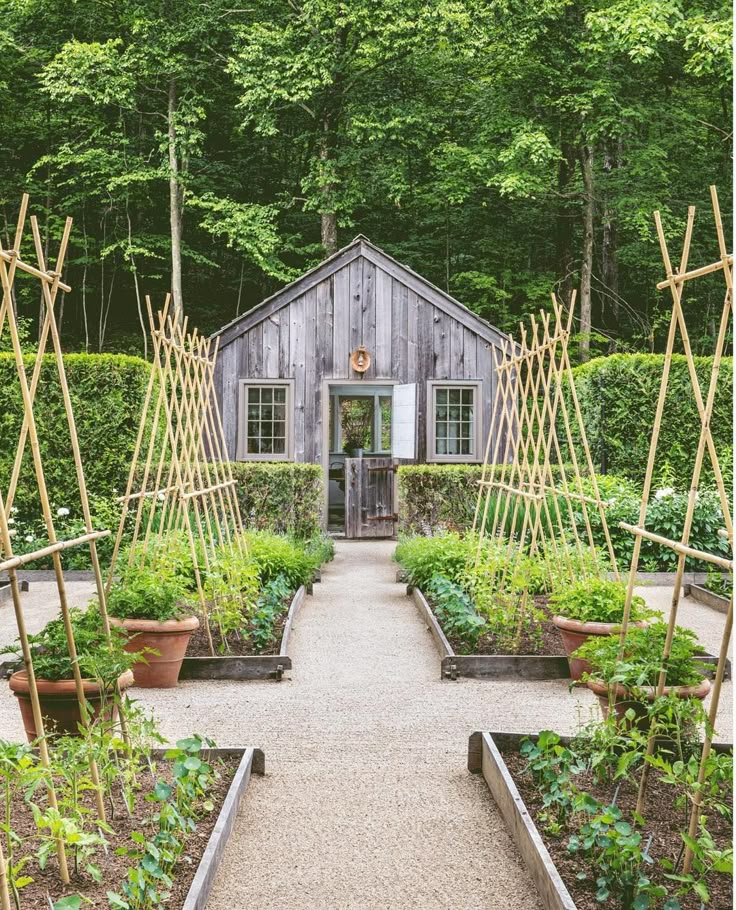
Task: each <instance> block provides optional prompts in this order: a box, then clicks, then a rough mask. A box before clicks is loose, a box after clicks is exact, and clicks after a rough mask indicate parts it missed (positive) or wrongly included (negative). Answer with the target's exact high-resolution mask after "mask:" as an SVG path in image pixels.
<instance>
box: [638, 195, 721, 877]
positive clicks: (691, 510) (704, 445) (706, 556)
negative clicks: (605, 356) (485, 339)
mask: <svg viewBox="0 0 736 910" xmlns="http://www.w3.org/2000/svg"><path fill="white" fill-rule="evenodd" d="M710 193H711V204H712V208H713V217H714V220H715V229H716V237H717V243H718V252H719V257H718V259H717V260H715V261H714V262H712V263H710V264H709V265H705V266H701V267H699V268H695V269H692V270H690V271H688V259H689V254H690V244H691V240H692V233H693V224H694V220H695V208H694V207H692V206H691V207H690V209H689V210H688V219H687V227H686V229H685V238H684V242H683V249H682V256H681V259H680V266H679V269H678V270H677V271H675V270H673V268H672V262H671V258H670V253H669V249H668V246H667V241H666V239H665V233H664V228H663V226H662V220H661V218H660V215H659V212H655V215H654V218H655V223H656V226H657V236H658V238H659V245H660V249H661V252H662V259H663V261H664V267H665V274H666V278H665V280H664V281H661V282H660V283H659V284H658V285H657V287H658V288H659V289H660V290H663V289H665V288H669V290H670V293H671V295H672V315H671V319H670V326H669V332H668V335H667V346H666V349H665V358H664V369H663V372H662V380H661V383H660V390H659V398H658V400H657V407H656V412H655V417H654V428H653V431H652V439H651V443H650V448H649V458H648V461H647V471H646V476H645V479H644V490H643V493H642V501H641V510H640V513H639V521H638V524H637V525H629V524H622V525H621V527H622V528H624V529H625V530H627V531H630V532H631V533H632V534H633V535H634V552H633V556H632V560H631V570H630V572H629V581H628V586H627V596H626V609H625V614H624V622H623V627H622V630H621V648H622V649H623V647H624V643H625V640H626V634H627V629H628V624H629V615H630V608H631V601H632V597H633V593H634V586H635V584H636V573H637V569H638V565H639V554H640V551H641V542H642V540H643V539H647V540H651V541H653V542H654V543H656V544H659V545H661V546H663V547H668V548H669V549H671V550H673V551H674V552H675V553H677V556H678V560H677V571H676V574H675V581H674V589H673V591H672V609H671V611H670V616H669V621H668V627H667V635H666V638H665V643H664V650H663V654H662V670H661V672H660V674H659V679H658V684H657V695H658V696H659V695H662V693H663V690H664V686H665V684H666V682H667V664H668V660H669V657H670V653H671V647H672V641H673V637H674V634H675V626H676V623H677V614H678V607H679V602H680V594H681V590H682V581H683V573H684V571H685V560H686V559H687V558H692V559H698V560H702V561H703V562H705V563H709V564H711V565H714V566H716V567H718V568H720V569H723V570H725V571H728V572H732V571H733V517H732V512H731V500H730V497H729V494H728V492H727V490H726V486H725V483H724V478H723V470H722V466H721V464H720V462H719V454H718V452H717V450H716V446H715V442H714V440H713V434H712V431H711V425H710V422H711V417H712V414H713V404H714V401H715V395H716V388H717V386H718V379H719V375H720V372H721V369H722V366H723V355H724V351H725V349H726V346H727V345H728V344H729V343H730V339H729V334H730V332H729V330H730V326H731V319H732V306H733V273H732V268H733V256H732V255H731V254H729V252H728V250H727V247H726V238H725V234H724V230H723V223H722V220H721V212H720V207H719V204H718V194H717V192H716V188H715V187H711V189H710ZM714 273H720V274H721V275H722V276H723V282H724V286H725V294H724V301H723V308H722V311H721V320H720V324H719V328H718V335H717V339H716V345H715V350H714V354H713V364H712V367H711V373H710V379H709V382H708V388H707V390H706V393H705V396H704V395H703V389H702V388H701V384H700V380H699V378H698V374H697V371H696V367H695V360H694V356H693V351H692V346H691V344H690V336H689V334H688V329H687V323H686V320H685V314H684V310H683V306H682V298H683V292H684V288H685V284H686V283H687V282H688V281H692V280H693V279H698V278H702V277H703V276H706V275H711V274H714ZM678 335H679V338H680V342H681V344H682V349H683V353H684V355H685V359H686V362H687V369H688V375H689V378H690V383H691V386H692V393H693V397H694V400H695V404H696V406H697V409H698V414H699V417H700V433H699V437H698V444H697V447H696V449H695V460H694V466H693V471H692V477H691V480H690V490H689V495H688V502H687V509H686V512H685V517H684V520H683V525H682V532H681V534H680V536H679V539H677V540H676V539H674V538H667V537H665V536H663V535H661V534H655V533H653V532H652V531H649V530H647V528H646V515H647V506H648V504H649V498H650V494H651V488H652V478H653V477H654V473H655V466H656V461H657V452H658V444H659V436H660V430H661V427H662V424H663V420H664V419H665V417H666V415H665V400H666V397H667V390H668V387H669V380H670V371H671V366H672V355H673V352H674V350H675V343H676V340H677V337H678ZM706 452H707V454H708V459H709V461H710V465H711V468H712V472H713V478H714V481H715V485H716V489H717V490H718V495H719V498H720V503H721V509H722V511H723V524H724V527H723V528H722V529H721V534H722V536H723V537H725V538H726V539H727V540H728V542H729V544H730V547H731V557H730V558H726V557H724V556H722V555H718V554H714V553H710V552H708V551H704V550H701V549H698V548H697V547H692V546H690V534H691V531H692V524H693V516H694V514H695V505H696V501H697V497H698V490H699V488H700V483H701V477H702V473H703V462H704V459H705V456H706ZM732 626H733V594H732V595H731V599H730V603H729V607H728V612H727V614H726V618H725V622H724V626H723V635H722V639H721V647H720V651H719V655H718V664H717V667H716V672H715V679H714V683H713V690H712V695H711V702H710V707H709V711H708V720H709V724H708V727H707V729H706V730H705V737H704V742H703V750H702V757H701V763H700V773H699V777H698V787H697V788H696V790H695V792H694V793H693V794H692V809H691V814H690V824H689V831H688V833H689V835H690V837H691V838H694V837H695V836H696V835H697V828H698V818H699V815H700V804H701V799H702V784H703V780H704V775H705V769H706V762H707V760H708V756H709V754H710V751H711V745H712V737H713V728H714V726H715V721H716V715H717V713H718V706H719V703H720V698H721V686H722V682H723V674H724V671H725V667H726V658H727V654H728V647H729V643H730V641H731V631H732ZM655 737H656V725H653V726H652V728H651V731H650V736H649V741H648V744H647V756H651V755H652V753H653V751H654V748H655ZM649 768H650V765H649V763H648V762H645V764H644V768H643V771H642V776H641V781H640V786H639V798H638V803H637V810H638V811H639V812H642V811H643V808H644V801H645V795H646V787H647V780H648V775H649ZM692 858H693V854H692V850H691V849H690V847H689V846H688V847H686V850H685V856H684V861H683V867H684V872H685V873H686V874H687V873H688V872H689V871H690V867H691V864H692Z"/></svg>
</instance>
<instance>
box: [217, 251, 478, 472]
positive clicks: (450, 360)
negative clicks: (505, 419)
mask: <svg viewBox="0 0 736 910" xmlns="http://www.w3.org/2000/svg"><path fill="white" fill-rule="evenodd" d="M393 271H394V274H391V273H390V272H389V270H387V269H383V268H381V267H380V266H378V265H376V264H375V263H374V262H371V261H369V260H368V259H367V258H365V257H363V256H357V257H355V258H353V259H352V260H351V261H350V262H348V263H347V264H346V265H344V266H342V267H340V268H338V269H337V271H334V272H333V273H332V274H329V275H328V276H326V277H325V278H324V279H323V280H321V281H319V282H317V283H316V284H313V285H312V286H311V287H309V288H308V289H307V290H306V291H305V292H304V293H302V294H299V295H298V296H295V297H293V299H291V300H290V301H289V302H288V303H287V304H285V305H284V306H282V307H281V308H279V309H275V311H273V312H271V313H270V315H266V316H265V317H264V318H263V319H262V320H261V321H260V322H258V323H257V324H255V325H253V326H252V327H251V328H248V329H245V330H244V331H243V332H242V334H239V335H238V334H233V332H232V330H230V334H229V335H225V336H224V344H223V346H222V348H221V350H220V355H219V358H218V364H217V371H216V376H215V381H216V389H217V393H218V396H219V397H220V406H221V408H222V417H223V423H224V427H225V438H226V441H227V447H228V452H229V455H230V457H231V458H234V457H235V454H236V436H237V426H238V387H239V381H240V380H241V379H263V380H269V379H293V380H294V456H295V459H296V460H297V461H311V462H319V461H320V460H321V458H322V451H321V450H322V429H323V428H322V400H321V399H322V384H323V381H324V380H331V381H332V380H334V381H336V382H337V381H339V380H354V379H359V378H360V377H359V375H358V374H356V373H354V372H353V371H352V370H351V368H350V354H351V353H352V352H353V351H354V350H355V348H357V347H358V346H359V345H361V344H362V345H365V347H366V348H367V349H368V351H369V352H370V355H371V358H372V360H371V366H370V368H369V369H368V371H367V372H366V373H364V374H363V381H364V382H366V383H370V381H371V380H376V379H389V380H394V381H395V382H397V383H406V382H415V383H417V394H418V401H417V461H419V462H423V461H425V460H426V454H427V453H426V446H427V386H426V382H427V380H430V379H458V380H463V379H467V380H471V379H472V380H482V381H483V393H482V404H483V428H482V440H481V441H482V446H481V449H482V448H483V447H484V446H485V440H486V434H487V432H488V427H489V424H490V419H491V411H492V406H493V400H494V396H495V369H494V356H493V344H492V343H491V342H489V341H488V340H487V338H483V337H481V335H479V334H478V333H476V332H475V331H473V329H472V328H469V327H468V326H467V324H463V322H461V321H460V320H459V319H455V318H454V317H453V316H452V315H449V314H448V313H447V312H445V311H443V309H441V308H440V307H438V306H436V305H435V304H434V303H432V302H431V301H430V300H428V299H426V298H424V297H422V296H421V294H420V293H419V292H418V291H417V290H416V289H415V288H413V287H410V286H407V284H406V283H405V282H404V281H402V280H401V271H400V268H395V269H393ZM467 315H468V316H469V317H470V318H471V319H472V318H474V317H472V316H471V314H469V313H468V314H467ZM466 321H467V320H466ZM481 454H482V452H481Z"/></svg>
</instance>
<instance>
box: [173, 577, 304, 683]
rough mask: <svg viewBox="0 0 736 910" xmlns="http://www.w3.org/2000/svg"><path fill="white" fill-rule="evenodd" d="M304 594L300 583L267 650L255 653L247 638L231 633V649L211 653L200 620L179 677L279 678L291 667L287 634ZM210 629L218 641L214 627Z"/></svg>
mask: <svg viewBox="0 0 736 910" xmlns="http://www.w3.org/2000/svg"><path fill="white" fill-rule="evenodd" d="M305 595H306V591H305V589H304V587H303V586H302V587H301V588H299V590H298V591H297V592H296V593H295V594H294V596H293V597H292V598H291V601H290V602H289V601H286V602H284V610H283V613H282V614H280V615H279V616H278V617H277V619H276V622H275V625H274V632H275V636H274V639H273V645H272V647H271V648H269V649H268V650H266V651H260V652H258V653H256V652H255V650H254V649H253V646H252V643H251V642H250V641H249V640H244V639H242V638H240V637H239V636H237V635H235V634H233V635H231V636H230V637H229V639H228V643H229V644H231V645H232V649H231V652H230V653H229V654H216V655H215V656H214V657H213V656H212V655H211V654H210V653H209V645H208V642H207V635H206V633H205V631H204V629H203V625H204V624H203V623H200V627H199V629H198V630H197V631H196V632H195V634H194V635H193V636H192V639H191V641H190V642H189V647H188V648H187V653H186V656H185V658H184V662H183V663H182V667H181V671H180V673H179V679H180V680H182V679H277V680H280V679H282V678H283V675H284V673H285V672H286V671H287V670H291V658H290V657H289V656H288V653H287V649H288V647H289V635H290V633H291V629H292V626H293V623H294V621H295V619H296V617H297V614H298V613H299V610H300V609H301V606H302V604H303V602H304V597H305ZM212 631H213V637H215V642H217V638H216V636H215V635H214V633H215V630H214V629H213V630H212ZM215 646H216V647H217V645H215Z"/></svg>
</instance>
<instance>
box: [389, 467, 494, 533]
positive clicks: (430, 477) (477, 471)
mask: <svg viewBox="0 0 736 910" xmlns="http://www.w3.org/2000/svg"><path fill="white" fill-rule="evenodd" d="M482 470H483V469H482V467H481V466H480V465H477V464H472V465H467V464H431V465H430V464H423V465H402V466H401V467H400V468H399V471H398V475H399V530H400V531H402V532H405V533H411V534H427V533H430V532H431V531H433V530H439V529H445V530H451V531H463V530H467V529H468V528H470V527H471V526H472V524H473V516H474V514H475V504H476V501H477V499H478V481H479V480H480V478H481V473H482Z"/></svg>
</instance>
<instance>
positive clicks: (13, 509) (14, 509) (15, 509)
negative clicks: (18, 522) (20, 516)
mask: <svg viewBox="0 0 736 910" xmlns="http://www.w3.org/2000/svg"><path fill="white" fill-rule="evenodd" d="M10 511H11V512H13V513H15V512H17V511H18V506H11V507H10Z"/></svg>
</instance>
